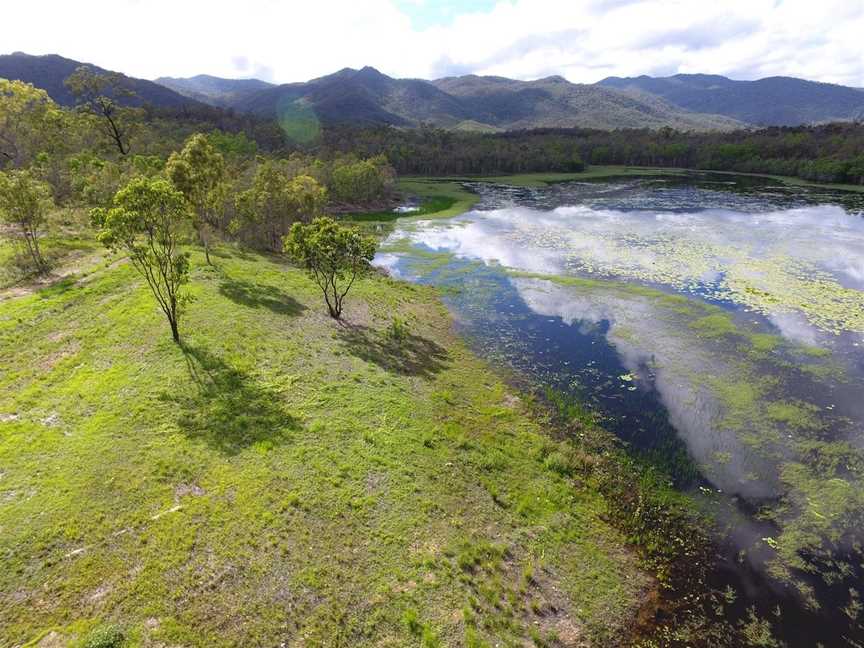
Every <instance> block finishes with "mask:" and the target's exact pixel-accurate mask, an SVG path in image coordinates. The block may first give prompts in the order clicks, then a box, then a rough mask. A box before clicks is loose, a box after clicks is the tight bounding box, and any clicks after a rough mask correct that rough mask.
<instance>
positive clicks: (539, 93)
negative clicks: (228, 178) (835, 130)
mask: <svg viewBox="0 0 864 648" xmlns="http://www.w3.org/2000/svg"><path fill="white" fill-rule="evenodd" d="M219 81H221V82H222V86H223V87H224V88H225V89H226V91H225V92H226V94H225V95H220V96H219V97H218V99H212V98H208V97H206V96H203V95H201V94H200V89H199V87H200V83H199V77H193V78H191V79H171V80H170V81H168V82H166V84H167V85H170V87H172V88H174V89H175V90H177V91H179V92H183V93H184V94H186V95H187V96H190V97H195V98H199V99H201V100H204V101H210V102H211V103H213V105H223V106H224V105H227V106H229V107H231V108H235V109H236V110H238V111H242V112H251V113H253V114H256V115H259V116H261V117H282V116H283V115H284V114H289V115H296V114H298V113H303V112H304V111H305V112H306V113H309V112H310V111H311V112H312V113H314V117H315V118H317V119H318V120H320V122H321V123H323V124H325V125H333V124H353V125H382V124H389V125H393V126H407V127H411V126H420V125H433V126H437V127H441V128H448V129H454V130H472V131H505V130H515V129H523V128H541V127H562V128H571V127H586V128H588V127H590V128H600V129H609V130H611V129H616V128H636V127H641V128H662V127H665V126H669V127H672V128H677V129H681V130H698V131H711V130H733V129H735V128H740V127H742V126H744V124H743V123H741V122H739V121H736V120H733V119H730V118H728V117H721V116H717V115H707V114H697V113H694V112H692V111H689V110H685V109H682V108H679V107H676V106H673V105H671V104H670V103H669V102H667V101H666V100H664V99H661V98H657V97H640V96H634V95H632V94H630V93H627V92H622V91H619V90H615V89H610V88H602V87H599V86H593V85H581V84H574V83H570V82H568V81H567V80H565V79H563V78H561V77H550V78H547V79H541V80H538V81H528V82H526V81H513V80H510V79H502V78H499V77H478V76H465V77H457V78H454V79H442V80H439V81H434V82H433V81H424V80H422V79H395V78H393V77H390V76H387V75H385V74H382V73H381V72H379V71H378V70H376V69H374V68H371V67H364V68H362V69H360V70H355V69H351V68H346V69H343V70H340V71H339V72H336V73H335V74H331V75H328V76H324V77H320V78H318V79H313V80H311V81H308V82H305V83H289V84H285V85H280V86H275V87H271V88H265V89H263V90H254V89H249V90H248V91H244V89H243V88H242V87H241V86H240V85H239V84H238V82H231V81H230V80H227V79H224V80H219ZM229 92H230V93H232V95H231V96H232V97H233V98H232V99H231V100H230V101H228V102H227V103H223V98H224V96H227V93H229ZM217 102H218V103H217Z"/></svg>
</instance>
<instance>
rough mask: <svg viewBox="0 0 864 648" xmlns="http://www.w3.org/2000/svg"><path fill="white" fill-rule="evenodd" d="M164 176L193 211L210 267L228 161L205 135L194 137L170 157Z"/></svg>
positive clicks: (224, 193) (225, 194)
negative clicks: (211, 245) (214, 233)
mask: <svg viewBox="0 0 864 648" xmlns="http://www.w3.org/2000/svg"><path fill="white" fill-rule="evenodd" d="M165 172H166V174H167V175H168V177H169V178H170V180H171V182H172V183H173V184H174V186H175V187H176V188H177V189H178V190H180V192H181V193H182V194H183V196H184V197H185V198H186V200H187V201H188V202H189V205H190V207H191V208H192V216H193V220H192V223H193V225H194V227H195V232H196V234H197V235H198V240H199V241H200V242H201V244H202V245H203V246H204V256H205V258H206V259H207V263H208V265H210V264H211V263H210V240H211V238H212V234H213V232H214V231H215V230H216V229H217V228H218V227H219V221H220V218H221V215H222V212H223V207H224V205H225V201H226V196H227V185H226V181H225V176H226V174H225V159H224V158H223V157H222V154H221V153H220V152H219V151H218V150H216V148H215V147H213V146H212V145H211V144H210V142H209V141H208V139H207V137H206V136H205V135H202V134H201V133H198V134H196V135H193V136H192V137H190V138H189V139H188V140H186V144H185V145H184V146H183V149H182V150H181V151H179V152H175V153H172V154H171V157H169V158H168V163H167V164H166V165H165Z"/></svg>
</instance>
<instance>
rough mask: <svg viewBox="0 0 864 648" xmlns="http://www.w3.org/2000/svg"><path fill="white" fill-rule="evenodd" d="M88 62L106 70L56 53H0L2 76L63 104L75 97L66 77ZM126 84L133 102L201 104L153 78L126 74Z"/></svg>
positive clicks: (172, 105) (169, 105)
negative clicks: (32, 86)
mask: <svg viewBox="0 0 864 648" xmlns="http://www.w3.org/2000/svg"><path fill="white" fill-rule="evenodd" d="M82 65H86V66H87V67H89V68H90V69H92V70H93V71H94V72H97V73H99V74H104V73H106V72H107V70H104V69H102V68H100V67H97V66H95V65H90V64H89V63H82V62H80V61H75V60H72V59H68V58H64V57H62V56H58V55H56V54H47V55H45V56H32V55H30V54H24V53H22V52H15V53H14V54H6V55H0V78H2V79H11V80H18V81H26V82H27V83H30V84H32V85H34V86H36V87H37V88H42V89H43V90H45V91H46V92H47V93H48V96H50V97H51V98H52V99H53V100H54V101H56V102H57V103H58V104H60V105H61V106H72V105H73V104H74V103H75V98H74V97H73V96H72V93H71V92H70V91H69V88H67V87H66V86H65V85H64V81H65V80H66V79H67V78H68V77H69V75H70V74H72V73H73V72H74V71H75V70H76V69H77V68H78V67H80V66H82ZM122 80H123V85H124V86H125V87H126V88H127V89H128V90H131V91H132V92H133V93H134V94H133V95H132V96H130V97H128V98H127V99H125V103H129V104H131V105H143V104H149V105H152V106H157V107H160V108H178V107H181V106H198V107H200V106H201V104H200V103H199V102H198V101H196V100H194V99H190V98H189V97H186V96H183V95H181V94H179V93H177V92H175V91H174V90H171V89H170V88H167V87H165V86H163V85H159V84H158V83H154V82H153V81H147V80H145V79H136V78H133V77H128V76H125V75H124V76H123V77H122Z"/></svg>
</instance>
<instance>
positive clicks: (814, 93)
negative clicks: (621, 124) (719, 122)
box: [599, 74, 864, 126]
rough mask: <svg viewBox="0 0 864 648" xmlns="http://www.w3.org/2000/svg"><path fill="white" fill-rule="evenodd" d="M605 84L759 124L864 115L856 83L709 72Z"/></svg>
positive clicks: (863, 100) (863, 96) (613, 80)
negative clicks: (749, 78)
mask: <svg viewBox="0 0 864 648" xmlns="http://www.w3.org/2000/svg"><path fill="white" fill-rule="evenodd" d="M599 85H600V86H602V87H606V88H615V89H618V90H631V91H632V90H637V91H639V92H640V93H649V94H650V95H652V96H656V97H662V98H663V99H665V100H666V101H668V102H670V103H672V104H674V105H676V106H679V107H681V108H684V109H687V110H692V111H694V112H706V113H716V114H719V115H726V116H728V117H732V118H734V119H739V120H741V121H744V122H748V123H750V124H757V125H763V126H796V125H799V124H814V123H824V122H830V121H848V120H852V119H860V118H864V93H862V92H861V91H860V90H859V89H857V88H849V87H846V86H840V85H833V84H830V83H817V82H815V81H805V80H804V79H795V78H791V77H769V78H766V79H759V80H758V81H735V80H732V79H728V78H726V77H724V76H718V75H714V74H676V75H675V76H671V77H659V78H655V77H650V76H640V77H630V78H620V77H609V78H607V79H604V80H603V81H601V82H600V83H599Z"/></svg>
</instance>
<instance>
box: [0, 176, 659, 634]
mask: <svg viewBox="0 0 864 648" xmlns="http://www.w3.org/2000/svg"><path fill="white" fill-rule="evenodd" d="M415 183H416V181H415ZM416 184H418V185H419V184H423V183H416ZM429 190H430V191H433V189H432V188H431V187H430V189H429ZM434 190H435V191H438V190H440V187H438V186H436V187H435V189H434ZM431 195H440V194H437V193H435V194H431ZM214 258H215V260H216V263H217V268H215V269H211V268H207V267H206V266H204V265H203V264H202V258H201V255H200V253H198V252H196V253H195V254H194V255H193V263H194V271H193V280H192V284H191V286H190V292H191V293H192V294H193V295H194V297H195V301H193V302H192V303H191V304H190V305H189V307H188V311H187V313H186V314H185V316H184V319H183V320H182V322H181V334H182V335H183V340H184V342H183V347H182V348H181V347H178V346H176V345H174V344H173V343H172V342H171V339H170V335H169V331H168V328H167V324H166V322H165V321H164V318H163V317H162V316H161V314H160V313H159V311H158V310H157V308H156V306H155V304H154V302H153V300H152V298H151V296H150V294H149V293H148V291H147V288H146V286H145V285H144V284H143V282H142V281H141V280H140V279H139V278H138V277H137V275H136V274H135V273H134V271H133V269H132V268H131V267H129V265H128V264H126V263H119V264H118V263H110V261H111V259H107V260H104V261H101V262H100V264H99V266H98V267H96V268H82V269H81V271H80V272H79V273H76V274H73V275H70V276H68V277H66V278H65V279H63V280H62V281H59V282H58V283H56V284H54V285H52V286H49V287H46V288H44V289H42V290H41V291H39V292H37V293H34V294H31V295H26V296H21V297H16V298H12V299H7V300H6V301H3V302H0V351H2V353H0V530H2V532H0V555H2V557H3V569H2V570H0V618H2V623H0V645H21V644H27V643H28V642H38V641H40V640H41V639H42V638H45V637H50V639H49V641H54V643H52V644H51V645H60V644H63V643H65V644H68V645H73V646H76V645H77V646H85V645H91V646H92V645H119V644H122V645H126V646H135V645H156V644H164V645H174V646H176V645H183V646H229V645H234V646H252V645H279V644H281V643H284V644H285V645H300V644H303V645H306V646H315V645H327V646H336V645H344V646H366V645H368V646H371V645H375V646H407V645H429V646H433V645H434V646H437V645H447V646H449V645H466V644H469V645H478V646H479V645H496V644H497V645H502V646H516V645H520V646H521V645H526V643H525V642H528V641H530V640H531V637H532V636H533V637H534V638H535V639H537V640H538V641H540V640H542V641H546V640H547V639H548V638H550V637H554V636H555V635H556V634H558V635H560V636H564V635H565V634H566V633H567V632H570V633H571V634H572V632H573V631H574V628H575V629H577V630H578V632H580V633H583V636H585V637H588V638H590V639H591V640H592V641H594V642H595V643H596V644H599V645H605V644H607V643H609V642H610V641H612V640H613V638H614V637H615V636H617V635H618V634H619V633H620V632H621V631H622V628H623V627H624V626H625V625H626V624H627V622H628V620H629V619H632V617H633V614H634V611H635V610H636V608H637V607H638V606H639V605H640V603H641V600H642V597H643V594H644V591H645V588H646V587H648V586H649V579H648V577H647V576H645V574H644V572H643V571H642V570H641V569H640V567H639V564H638V560H637V558H636V557H635V555H634V554H633V553H632V552H631V551H630V550H627V549H625V548H624V547H625V538H624V537H622V534H621V533H620V532H618V531H616V530H615V529H614V528H612V527H611V526H610V524H609V523H608V522H606V521H605V520H606V519H607V518H606V515H607V513H608V511H609V506H608V503H607V502H606V501H605V500H604V498H603V497H602V496H601V495H599V494H598V492H597V491H596V490H595V489H594V488H593V487H592V486H591V485H590V481H585V480H583V479H580V478H578V477H574V476H572V475H571V474H570V472H569V470H563V469H562V467H561V466H562V465H564V464H562V463H561V461H560V460H547V459H548V456H549V455H550V447H551V448H552V449H553V450H554V449H555V448H557V447H558V445H557V444H555V443H553V442H552V441H550V440H549V439H548V438H547V437H546V436H545V435H544V432H543V427H542V425H541V424H540V423H538V422H536V421H535V419H534V418H532V417H531V416H530V415H529V414H528V413H527V411H526V410H525V409H523V407H522V405H521V404H520V401H519V400H518V399H515V398H513V397H512V395H511V394H509V393H508V389H507V387H506V386H505V385H504V384H503V383H502V382H501V381H500V380H499V379H498V378H496V377H495V376H494V375H493V374H492V373H490V371H489V370H488V368H487V366H486V365H484V364H483V363H482V362H480V361H479V360H478V359H477V358H476V357H474V356H473V355H472V354H471V353H470V352H469V351H468V350H467V349H466V348H465V346H464V345H463V344H462V343H461V342H460V340H459V339H458V338H457V337H456V336H455V334H454V333H453V331H452V328H451V323H450V320H449V318H448V315H447V313H446V310H445V309H444V308H443V306H442V305H441V304H440V302H439V301H438V298H437V295H436V293H435V292H434V291H433V290H432V289H429V288H425V287H419V286H413V285H409V284H404V283H398V282H394V281H391V280H389V279H386V278H383V277H378V276H373V277H369V278H366V279H363V280H362V281H360V282H358V284H357V285H356V287H355V289H354V290H353V291H352V293H350V294H349V297H348V301H347V306H346V315H345V322H344V323H341V324H340V323H337V322H334V321H332V320H331V319H330V318H328V317H327V316H326V314H325V309H324V308H323V302H322V299H321V296H320V294H319V292H318V290H317V287H316V286H315V285H314V284H313V283H312V281H311V280H310V279H309V278H308V277H307V276H306V275H305V274H303V273H301V272H299V271H298V270H295V269H292V268H289V267H286V266H284V265H283V264H282V263H281V262H280V261H279V260H278V259H273V258H269V257H264V256H260V255H257V254H254V253H249V252H243V251H240V250H236V249H232V248H220V249H218V250H217V251H216V252H215V254H214ZM394 317H398V318H399V320H400V324H399V326H398V328H399V330H400V333H399V335H394V334H393V333H392V330H393V328H394V326H393V321H394V319H393V318H394ZM529 573H530V574H531V576H530V577H526V576H525V574H529Z"/></svg>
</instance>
